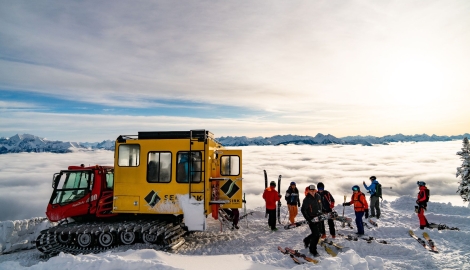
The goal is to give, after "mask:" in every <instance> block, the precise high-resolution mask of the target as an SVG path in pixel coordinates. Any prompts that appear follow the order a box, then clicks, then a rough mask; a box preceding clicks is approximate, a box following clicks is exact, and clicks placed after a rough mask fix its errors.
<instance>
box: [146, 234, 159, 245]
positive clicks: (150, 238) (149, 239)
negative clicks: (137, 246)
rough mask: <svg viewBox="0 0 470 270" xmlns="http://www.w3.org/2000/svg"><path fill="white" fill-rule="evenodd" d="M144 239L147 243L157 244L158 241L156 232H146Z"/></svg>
mask: <svg viewBox="0 0 470 270" xmlns="http://www.w3.org/2000/svg"><path fill="white" fill-rule="evenodd" d="M142 240H144V242H145V243H147V244H155V243H157V236H156V235H154V234H148V233H144V235H143V237H142Z"/></svg>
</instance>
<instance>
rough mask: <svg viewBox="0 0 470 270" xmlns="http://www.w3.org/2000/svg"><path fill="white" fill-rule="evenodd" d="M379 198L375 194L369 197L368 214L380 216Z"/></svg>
mask: <svg viewBox="0 0 470 270" xmlns="http://www.w3.org/2000/svg"><path fill="white" fill-rule="evenodd" d="M379 200H380V198H379V197H377V196H372V197H370V214H371V215H372V216H376V217H377V218H380V201H379ZM376 213H377V214H376Z"/></svg>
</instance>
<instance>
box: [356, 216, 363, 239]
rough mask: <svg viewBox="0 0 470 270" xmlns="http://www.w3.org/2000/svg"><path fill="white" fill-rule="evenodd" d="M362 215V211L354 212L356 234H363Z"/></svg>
mask: <svg viewBox="0 0 470 270" xmlns="http://www.w3.org/2000/svg"><path fill="white" fill-rule="evenodd" d="M362 216H364V211H361V212H356V227H357V233H358V234H364V225H363V224H362Z"/></svg>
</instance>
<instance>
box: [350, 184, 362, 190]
mask: <svg viewBox="0 0 470 270" xmlns="http://www.w3.org/2000/svg"><path fill="white" fill-rule="evenodd" d="M352 190H353V191H359V190H361V189H360V188H359V186H357V185H356V186H353V187H352Z"/></svg>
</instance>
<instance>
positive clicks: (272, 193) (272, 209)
mask: <svg viewBox="0 0 470 270" xmlns="http://www.w3.org/2000/svg"><path fill="white" fill-rule="evenodd" d="M263 199H264V200H265V201H266V213H268V225H269V228H271V230H272V231H277V228H276V202H277V201H279V200H280V199H281V195H279V193H278V192H277V191H276V182H274V181H271V183H269V187H267V188H266V189H265V190H264V192H263Z"/></svg>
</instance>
